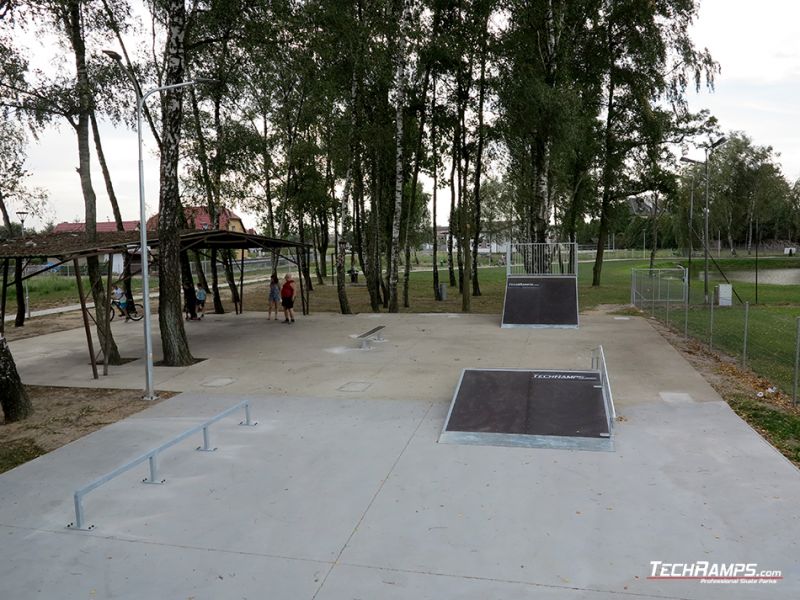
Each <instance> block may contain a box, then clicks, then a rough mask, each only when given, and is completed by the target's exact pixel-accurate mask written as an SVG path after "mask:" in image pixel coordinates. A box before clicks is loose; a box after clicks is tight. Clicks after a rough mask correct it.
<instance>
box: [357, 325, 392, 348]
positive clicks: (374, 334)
mask: <svg viewBox="0 0 800 600" xmlns="http://www.w3.org/2000/svg"><path fill="white" fill-rule="evenodd" d="M385 328H386V325H378V326H377V327H373V328H372V329H370V330H369V331H365V332H364V333H362V334H361V335H359V336H356V339H357V340H359V341H360V342H361V349H362V350H369V347H370V346H369V343H370V341H371V340H377V341H379V342H382V341H383V330H384V329H385Z"/></svg>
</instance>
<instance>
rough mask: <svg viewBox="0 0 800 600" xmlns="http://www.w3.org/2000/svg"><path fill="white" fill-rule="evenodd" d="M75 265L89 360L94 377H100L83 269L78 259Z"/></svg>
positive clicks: (74, 261)
mask: <svg viewBox="0 0 800 600" xmlns="http://www.w3.org/2000/svg"><path fill="white" fill-rule="evenodd" d="M72 264H73V266H74V267H75V280H76V281H77V284H78V297H79V298H80V301H81V314H82V315H83V328H84V330H86V344H87V345H88V346H89V360H90V361H91V363H92V376H93V377H94V379H98V378H99V375H98V374H97V359H95V356H94V342H92V329H91V327H90V326H89V313H88V312H87V308H86V296H84V295H83V281H81V269H80V265H79V264H78V259H77V258H76V259H75V260H73V261H72Z"/></svg>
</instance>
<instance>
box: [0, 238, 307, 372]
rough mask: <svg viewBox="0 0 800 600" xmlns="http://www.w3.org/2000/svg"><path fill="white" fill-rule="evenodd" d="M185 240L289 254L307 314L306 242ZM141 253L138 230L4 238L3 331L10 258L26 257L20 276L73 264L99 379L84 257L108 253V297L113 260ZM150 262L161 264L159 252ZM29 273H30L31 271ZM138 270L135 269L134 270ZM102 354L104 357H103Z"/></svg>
mask: <svg viewBox="0 0 800 600" xmlns="http://www.w3.org/2000/svg"><path fill="white" fill-rule="evenodd" d="M179 235H180V241H181V251H183V252H185V251H189V250H194V251H198V252H201V253H203V252H205V251H208V250H212V249H216V250H252V249H261V250H269V251H271V252H273V253H274V256H276V257H281V258H285V259H286V260H288V261H289V262H291V263H294V264H295V265H297V268H298V272H299V277H298V280H299V282H300V296H301V300H302V310H303V314H308V308H309V302H308V301H309V297H308V289H307V286H305V285H304V282H303V273H305V272H306V271H307V265H308V264H309V250H310V246H309V245H308V244H302V243H299V242H293V241H290V240H282V239H277V238H270V237H266V236H262V235H257V234H253V233H247V232H238V231H228V230H217V229H208V230H194V229H192V230H183V231H181V232H179ZM147 245H148V248H147V251H148V252H150V253H157V252H158V248H159V245H160V243H159V238H158V234H157V232H156V231H152V232H148V243H147ZM141 252H142V248H141V247H140V243H139V232H137V231H113V232H103V233H97V234H96V235H95V236H94V238H93V239H90V238H89V236H87V235H86V233H85V232H69V233H51V234H42V235H36V236H27V237H25V238H19V239H7V240H0V268H1V269H2V287H0V335H2V334H3V332H4V331H5V313H6V298H7V290H8V288H9V287H10V286H12V285H15V284H16V279H14V280H11V281H9V265H10V263H11V262H12V261H15V260H17V259H20V260H22V261H23V276H22V277H21V280H25V279H29V278H31V277H35V276H36V275H40V274H42V273H45V272H47V271H50V270H53V269H58V268H60V267H62V266H63V265H67V264H70V263H72V265H73V266H74V268H75V277H76V281H77V288H78V296H79V300H80V304H81V309H82V313H83V321H84V328H85V330H86V340H87V345H88V348H89V354H90V359H91V364H92V372H93V375H94V377H95V379H96V378H97V377H98V374H97V357H96V355H95V351H94V345H93V341H92V334H91V327H90V324H89V321H90V319H93V318H94V317H93V316H92V315H91V314H90V312H89V310H88V309H87V305H86V295H85V293H84V290H83V282H82V281H81V278H80V260H82V259H85V258H87V257H90V256H101V255H107V256H108V257H109V260H108V273H107V280H106V297H108V296H110V288H111V280H112V273H111V264H112V260H111V258H112V256H113V255H114V254H127V255H128V256H138V255H140V253H141ZM34 260H36V261H39V260H44V261H45V263H44V264H41V265H38V264H37V265H36V267H41V268H35V269H32V270H31V269H26V268H25V267H28V266H29V265H31V264H32V262H33V261H34ZM152 264H156V265H157V264H158V258H157V256H156V257H155V258H154V260H153V261H152ZM238 266H239V286H238V287H239V292H240V298H241V297H242V296H243V290H244V253H242V254H241V257H240V260H239V265H238ZM26 271H30V272H28V273H27V274H25V273H26ZM133 274H136V273H133ZM242 304H243V303H242V302H241V301H240V303H239V306H237V307H236V312H237V313H240V312H241V309H242ZM102 314H104V317H105V318H106V324H107V325H108V321H109V318H108V315H109V311H105V312H104V313H102ZM105 354H106V353H105V352H104V356H105ZM104 363H106V364H104V374H107V372H108V364H107V361H105V360H104Z"/></svg>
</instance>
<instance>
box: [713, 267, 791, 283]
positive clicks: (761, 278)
mask: <svg viewBox="0 0 800 600" xmlns="http://www.w3.org/2000/svg"><path fill="white" fill-rule="evenodd" d="M725 275H727V276H728V279H730V280H731V281H742V282H746V283H755V281H756V272H755V271H754V270H753V271H726V272H725ZM702 278H703V274H702V272H701V273H700V279H702ZM708 278H709V279H713V280H714V281H724V278H723V277H722V275H720V274H719V271H714V272H711V273H709V275H708ZM758 283H773V284H776V285H800V269H759V270H758Z"/></svg>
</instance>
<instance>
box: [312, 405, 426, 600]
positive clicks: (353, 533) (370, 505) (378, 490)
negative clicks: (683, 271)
mask: <svg viewBox="0 0 800 600" xmlns="http://www.w3.org/2000/svg"><path fill="white" fill-rule="evenodd" d="M435 404H436V402H430V403H428V408H427V410H426V411H425V414H424V415H422V417H421V418H420V420H419V422H418V423H417V426H416V427H414V431H412V432H411V435H409V436H408V439H407V440H406V443H405V444H404V445H403V449H402V450H400V453H399V454H398V455H397V458H395V459H394V462H392V466H391V467H389V471H388V472H387V473H386V476H385V477H384V478H383V479H382V480H381V483H380V485H379V486H378V489H377V490H375V493H374V494H373V495H372V498H371V499H370V501H369V503H368V504H367V507H366V508H365V509H364V511H363V512H362V513H361V516H360V517H359V519H358V522H357V523H356V524H355V527H353V531H351V532H350V535H349V536H347V539H346V540H345V542H344V544H342V547H341V549H340V550H339V553H338V554H337V555H336V558H335V559H334V560H333V562H332V563H331V566H330V569H328V572H327V573H325V577H323V578H322V581H321V582H320V584H319V587H318V588H317V591H316V592H314V595H313V596H312V597H311V600H315V599H316V597H317V596H318V595H319V593H320V592H321V591H322V588H323V587H324V586H325V582H326V581H327V580H328V577H330V574H331V572H332V571H333V569H334V567H335V566H336V564H337V563H338V562H339V559H340V558H341V557H342V554H343V553H344V551H345V550H346V549H347V545H348V544H349V543H350V540H352V539H353V536H354V535H355V534H356V532H357V531H358V528H359V527H360V526H361V523H363V522H364V518H365V517H366V516H367V513H368V512H369V509H370V508H372V505H373V504H374V503H375V500H376V499H377V497H378V495H379V494H380V493H381V490H383V488H384V486H385V485H386V482H387V481H388V480H389V477H391V476H392V472H394V470H395V468H396V467H397V463H399V462H400V459H401V458H402V457H403V454H405V452H406V450H407V449H408V446H409V445H410V444H411V440H413V439H414V437H415V436H416V435H417V432H418V431H419V428H420V427H422V424H423V423H424V422H425V420H426V419H427V418H428V415H429V414H430V412H431V409H432V408H433V406H434V405H435Z"/></svg>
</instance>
